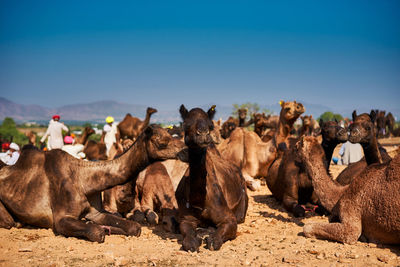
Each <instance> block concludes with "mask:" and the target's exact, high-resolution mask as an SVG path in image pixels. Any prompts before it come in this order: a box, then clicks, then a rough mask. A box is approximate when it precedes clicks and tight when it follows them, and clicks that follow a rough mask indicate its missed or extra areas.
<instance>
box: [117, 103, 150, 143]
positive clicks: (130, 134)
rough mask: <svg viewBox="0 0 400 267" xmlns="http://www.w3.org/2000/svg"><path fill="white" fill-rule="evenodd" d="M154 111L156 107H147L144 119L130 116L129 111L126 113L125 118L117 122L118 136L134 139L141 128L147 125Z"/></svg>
mask: <svg viewBox="0 0 400 267" xmlns="http://www.w3.org/2000/svg"><path fill="white" fill-rule="evenodd" d="M156 112H157V109H155V108H151V107H148V108H147V110H146V117H145V119H144V121H141V120H140V119H139V118H136V117H132V115H131V114H129V113H128V114H126V115H125V118H124V119H123V120H122V121H121V122H120V123H119V124H118V131H119V134H120V137H121V138H130V139H132V140H135V139H136V138H137V137H138V136H139V135H140V133H141V132H142V131H143V129H145V128H146V127H147V126H148V125H149V123H150V117H151V115H152V114H154V113H156Z"/></svg>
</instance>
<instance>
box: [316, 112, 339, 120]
mask: <svg viewBox="0 0 400 267" xmlns="http://www.w3.org/2000/svg"><path fill="white" fill-rule="evenodd" d="M320 119H322V120H323V121H334V120H335V119H336V120H337V121H341V120H343V117H342V115H340V114H334V113H333V112H331V111H326V112H324V113H322V114H321V116H319V118H318V120H320Z"/></svg>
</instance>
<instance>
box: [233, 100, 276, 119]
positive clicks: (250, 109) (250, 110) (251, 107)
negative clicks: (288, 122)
mask: <svg viewBox="0 0 400 267" xmlns="http://www.w3.org/2000/svg"><path fill="white" fill-rule="evenodd" d="M243 108H244V109H247V117H246V119H247V120H249V119H250V117H251V115H252V114H254V113H258V112H259V111H260V105H259V104H258V103H250V102H247V103H244V104H240V105H239V104H233V110H232V116H233V117H235V118H237V117H238V110H239V109H243ZM262 112H264V113H265V114H266V115H268V114H272V111H270V110H269V109H263V110H262Z"/></svg>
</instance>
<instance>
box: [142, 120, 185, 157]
mask: <svg viewBox="0 0 400 267" xmlns="http://www.w3.org/2000/svg"><path fill="white" fill-rule="evenodd" d="M144 134H145V138H146V146H147V153H148V156H149V158H150V159H151V160H166V159H176V158H179V159H181V158H185V144H184V143H183V142H182V141H180V140H177V139H174V138H172V136H171V135H170V134H169V133H168V131H167V130H165V129H163V128H161V127H160V126H158V125H149V126H148V127H147V128H146V129H145V130H144Z"/></svg>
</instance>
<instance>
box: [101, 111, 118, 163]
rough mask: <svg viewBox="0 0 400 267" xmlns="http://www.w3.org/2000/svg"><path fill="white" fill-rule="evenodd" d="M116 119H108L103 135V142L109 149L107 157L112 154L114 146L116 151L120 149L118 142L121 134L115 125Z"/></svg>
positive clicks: (109, 117)
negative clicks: (111, 150)
mask: <svg viewBox="0 0 400 267" xmlns="http://www.w3.org/2000/svg"><path fill="white" fill-rule="evenodd" d="M113 122H114V118H113V117H111V116H108V117H107V118H106V123H107V124H105V125H104V127H103V135H102V137H101V138H102V140H103V142H104V144H105V145H106V149H107V156H109V154H110V149H111V147H112V146H113V145H114V146H115V148H116V149H118V142H119V133H118V128H117V125H116V124H114V123H113Z"/></svg>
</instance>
